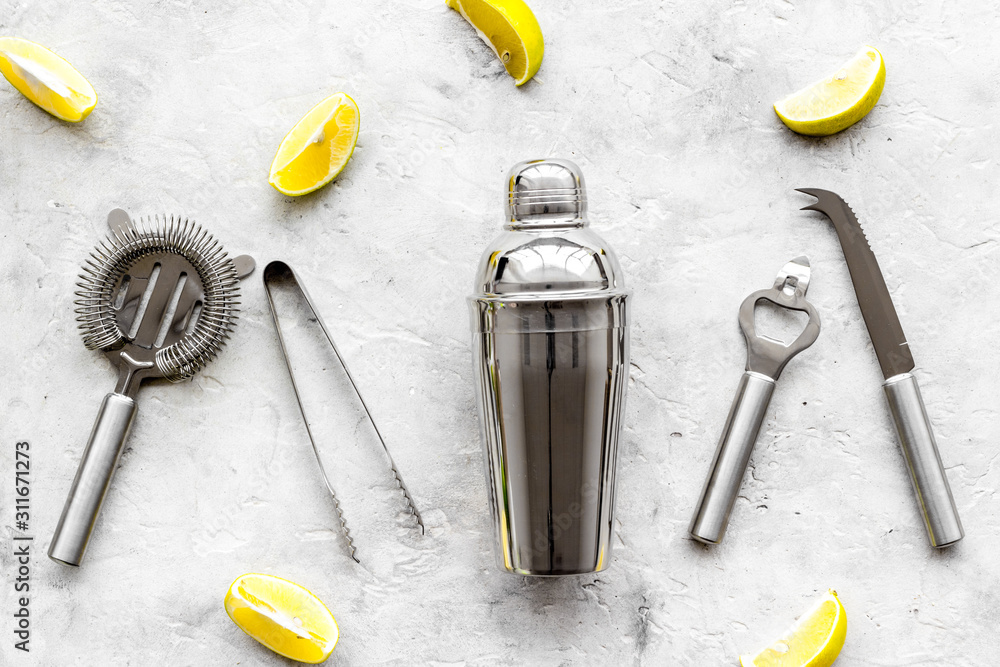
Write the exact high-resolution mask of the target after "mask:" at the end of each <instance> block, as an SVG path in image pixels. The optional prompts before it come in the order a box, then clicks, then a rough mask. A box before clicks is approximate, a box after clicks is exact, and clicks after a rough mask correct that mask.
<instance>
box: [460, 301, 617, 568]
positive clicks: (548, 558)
mask: <svg viewBox="0 0 1000 667" xmlns="http://www.w3.org/2000/svg"><path fill="white" fill-rule="evenodd" d="M472 307H473V310H474V313H473V317H474V318H478V319H479V322H480V325H481V326H480V327H478V330H479V332H478V333H476V334H475V337H476V341H475V345H476V348H477V349H476V360H477V361H476V375H477V380H478V387H479V388H480V395H479V397H478V398H479V401H478V402H479V409H480V417H481V423H482V431H483V432H482V435H483V446H484V455H485V461H486V475H487V485H488V488H489V497H490V506H491V513H492V516H493V523H494V530H495V543H496V545H497V547H498V548H497V550H496V556H497V562H498V565H499V566H500V567H502V568H503V569H505V570H507V571H509V572H514V573H518V574H524V575H567V574H585V573H590V572H599V571H601V570H603V569H604V568H605V567H607V565H608V563H609V559H610V556H611V547H612V538H613V521H614V499H615V468H616V462H617V457H618V438H619V434H620V430H621V415H622V413H623V411H624V408H625V389H626V384H627V380H628V367H629V366H628V364H629V335H628V327H627V322H628V318H627V307H628V302H627V295H626V294H623V293H619V294H613V295H607V294H605V295H602V296H600V297H590V298H575V299H559V300H551V301H549V300H527V301H516V300H503V301H501V300H498V299H478V300H476V301H475V302H473V303H472Z"/></svg>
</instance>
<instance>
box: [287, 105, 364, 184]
mask: <svg viewBox="0 0 1000 667" xmlns="http://www.w3.org/2000/svg"><path fill="white" fill-rule="evenodd" d="M360 127H361V112H360V111H359V110H358V105H357V104H355V102H354V100H352V99H351V96H350V95H348V94H347V93H334V94H333V95H331V96H330V97H328V98H326V99H325V100H323V101H322V102H320V103H319V104H317V105H316V106H314V107H313V108H312V109H310V110H309V113H307V114H306V115H305V116H303V117H302V120H300V121H299V122H298V123H296V124H295V127H293V128H292V129H291V130H289V131H288V134H286V135H285V138H284V139H282V140H281V145H280V146H278V152H277V154H275V156H274V160H273V161H272V162H271V176H270V178H269V179H268V182H269V183H270V184H271V185H273V186H274V188H275V189H276V190H277V191H278V192H281V193H282V194H286V195H289V196H292V197H297V196H299V195H304V194H307V193H309V192H312V191H313V190H318V189H319V188H321V187H323V186H324V185H326V184H327V183H329V182H330V181H332V180H333V179H334V178H336V177H337V174H339V173H340V172H341V171H343V170H344V166H345V165H347V161H348V160H350V159H351V155H352V154H353V153H354V147H355V146H356V145H357V143H358V130H359V129H360Z"/></svg>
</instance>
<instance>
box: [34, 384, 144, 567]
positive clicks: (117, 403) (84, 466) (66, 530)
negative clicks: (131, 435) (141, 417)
mask: <svg viewBox="0 0 1000 667" xmlns="http://www.w3.org/2000/svg"><path fill="white" fill-rule="evenodd" d="M134 417H135V401H134V400H132V399H131V398H129V397H128V396H124V395H122V394H108V395H107V396H105V397H104V402H103V403H101V411H100V412H98V413H97V421H96V422H94V430H93V431H91V432H90V440H89V441H88V442H87V448H86V449H84V450H83V459H82V460H81V461H80V467H79V468H78V469H77V471H76V478H75V479H74V480H73V486H71V487H70V490H69V497H68V498H66V505H65V506H64V507H63V512H62V517H60V519H59V525H58V526H56V532H55V534H54V535H53V536H52V544H51V545H50V546H49V558H51V559H52V560H54V561H56V562H57V563H62V564H63V565H73V566H78V565H79V564H80V561H82V560H83V553H84V552H85V551H86V550H87V542H88V541H89V540H90V533H91V531H93V529H94V524H95V523H96V522H97V515H98V514H100V512H101V504H102V503H103V502H104V496H105V494H106V493H107V492H108V487H109V486H110V485H111V477H112V476H113V475H114V474H115V468H117V467H118V459H119V458H120V457H121V455H122V450H123V449H124V445H125V439H126V438H127V437H128V432H129V429H130V428H131V427H132V419H133V418H134Z"/></svg>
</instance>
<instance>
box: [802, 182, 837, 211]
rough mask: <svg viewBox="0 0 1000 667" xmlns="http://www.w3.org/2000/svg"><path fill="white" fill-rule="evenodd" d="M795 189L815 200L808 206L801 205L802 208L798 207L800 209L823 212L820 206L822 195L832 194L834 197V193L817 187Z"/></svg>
mask: <svg viewBox="0 0 1000 667" xmlns="http://www.w3.org/2000/svg"><path fill="white" fill-rule="evenodd" d="M795 191H796V192H801V193H803V194H807V195H809V196H811V197H815V198H816V201H814V202H813V203H811V204H809V205H808V206H803V207H802V208H800V209H799V210H800V211H819V212H820V213H824V212H825V211H824V210H823V208H822V206H821V204H822V202H823V197H824V196H825V195H833V196H834V197H836V195H834V194H833V193H832V192H830V191H829V190H821V189H819V188H795Z"/></svg>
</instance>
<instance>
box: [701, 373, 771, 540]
mask: <svg viewBox="0 0 1000 667" xmlns="http://www.w3.org/2000/svg"><path fill="white" fill-rule="evenodd" d="M773 393H774V380H772V379H771V378H769V377H766V376H764V375H761V374H760V373H753V372H750V371H747V372H745V373H743V377H742V378H740V384H739V387H738V388H737V389H736V398H734V399H733V405H732V407H731V408H729V417H727V418H726V426H725V428H724V429H723V430H722V438H720V439H719V446H718V447H717V448H716V450H715V458H714V459H712V466H711V468H709V471H708V479H706V480H705V487H704V488H703V489H702V491H701V499H700V500H699V501H698V509H697V511H696V512H695V515H694V519H693V520H692V521H691V537H693V538H694V539H696V540H698V541H699V542H704V543H705V544H718V543H719V542H720V541H721V540H722V535H723V534H724V533H725V532H726V525H727V524H728V523H729V514H730V512H732V510H733V505H734V504H735V503H736V496H737V494H739V491H740V484H741V483H742V482H743V475H744V473H745V472H746V469H747V465H748V464H749V463H750V453H751V452H752V451H753V446H754V443H755V442H757V434H758V433H759V432H760V425H761V424H762V423H763V422H764V414H765V413H766V412H767V406H768V405H769V404H770V402H771V394H773Z"/></svg>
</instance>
